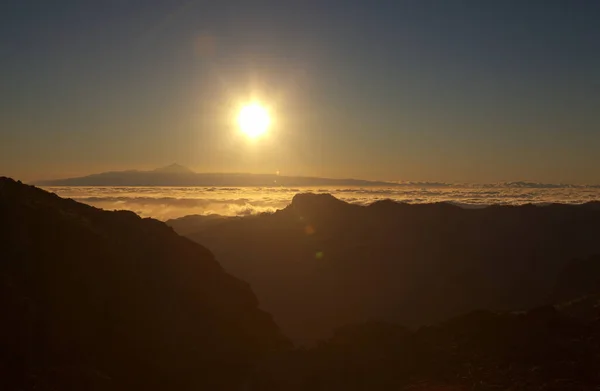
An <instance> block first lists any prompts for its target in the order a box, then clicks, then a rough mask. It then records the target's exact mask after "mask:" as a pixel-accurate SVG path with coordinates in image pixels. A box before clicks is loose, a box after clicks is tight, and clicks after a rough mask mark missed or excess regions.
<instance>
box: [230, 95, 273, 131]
mask: <svg viewBox="0 0 600 391" xmlns="http://www.w3.org/2000/svg"><path fill="white" fill-rule="evenodd" d="M270 122H271V119H270V118H269V113H268V112H267V110H266V109H265V108H264V107H262V106H261V105H259V104H256V103H252V104H249V105H246V106H244V107H242V109H241V110H240V114H239V116H238V123H239V125H240V129H241V130H242V132H244V133H245V134H246V135H247V136H248V137H250V138H256V137H259V136H261V135H262V134H264V133H265V132H266V131H267V129H268V128H269V123H270Z"/></svg>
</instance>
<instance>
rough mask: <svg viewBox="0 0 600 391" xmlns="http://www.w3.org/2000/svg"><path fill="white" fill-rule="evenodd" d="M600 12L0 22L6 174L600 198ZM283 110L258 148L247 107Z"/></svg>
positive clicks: (36, 7) (112, 5) (182, 10)
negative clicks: (476, 185) (401, 185)
mask: <svg viewBox="0 0 600 391" xmlns="http://www.w3.org/2000/svg"><path fill="white" fill-rule="evenodd" d="M599 20H600V2H599V1H584V0H579V1H577V0H564V1H558V0H545V1H542V0H530V1H523V0H520V1H513V0H503V1H500V0H498V1H491V0H463V1H460V0H456V1H449V0H439V1H435V0H393V1H383V0H372V1H367V0H362V1H351V0H344V1H327V0H314V1H312V0H277V1H252V0H240V1H225V0H222V1H205V0H187V1H183V0H182V1H177V0H170V1H168V0H162V1H159V0H102V1H87V0H77V1H74V0H54V1H46V0H44V1H32V0H18V1H13V0H9V1H4V2H2V4H1V5H0V37H1V40H0V58H1V61H0V86H1V88H2V90H1V91H2V93H1V94H0V108H1V113H2V115H1V116H0V174H2V175H12V176H15V177H17V178H21V179H25V180H32V179H40V178H48V177H58V176H68V175H79V174H85V173H90V172H97V171H106V170H113V169H128V168H153V167H156V166H160V165H165V164H168V163H171V162H174V161H177V162H178V163H181V164H184V165H188V166H190V167H192V168H194V169H196V170H198V171H244V172H275V171H278V170H279V171H280V172H282V173H287V174H297V175H298V174H299V175H322V176H332V177H362V178H366V179H387V180H422V181H472V182H494V181H505V180H506V181H509V180H531V181H544V182H574V183H582V182H586V183H600V170H598V169H597V167H600V22H599ZM251 100H259V101H260V102H262V103H263V104H265V105H267V106H269V107H270V109H271V112H272V114H273V126H272V129H271V132H270V134H269V137H267V138H265V139H261V140H257V141H254V142H249V141H248V140H246V139H244V138H243V137H241V136H240V134H239V132H238V131H237V129H236V128H235V126H234V121H233V118H234V117H235V113H236V111H237V110H238V108H239V105H240V104H243V103H244V102H248V101H251Z"/></svg>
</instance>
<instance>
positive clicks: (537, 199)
mask: <svg viewBox="0 0 600 391" xmlns="http://www.w3.org/2000/svg"><path fill="white" fill-rule="evenodd" d="M46 190H49V191H52V192H54V193H57V194H58V195H60V196H61V197H66V198H72V199H75V200H77V201H80V202H83V203H86V204H90V205H93V206H95V207H99V208H103V209H107V210H116V209H118V210H120V209H127V210H132V211H134V212H136V213H138V214H139V215H141V216H143V217H154V218H157V219H160V220H167V219H171V218H177V217H182V216H186V215H190V214H220V215H227V216H236V215H249V214H256V213H261V212H272V211H275V210H277V209H282V208H284V207H286V206H287V205H288V204H289V203H290V202H291V200H292V198H293V197H294V195H296V194H298V193H305V192H312V193H330V194H332V195H334V196H335V197H337V198H339V199H341V200H344V201H346V202H350V203H355V204H361V205H367V204H370V203H373V202H375V201H378V200H382V199H392V200H396V201H401V202H407V203H430V202H452V203H455V204H457V205H460V206H464V207H480V206H485V205H492V204H503V205H518V204H526V203H533V204H547V203H553V202H559V203H569V204H580V203H585V202H589V201H595V200H600V186H572V185H552V184H540V183H529V182H511V183H502V184H491V185H462V184H460V185H459V184H444V183H436V184H432V183H403V184H401V185H399V186H394V187H362V188H352V187H347V188H342V187H330V188H318V187H317V188H304V187H302V188H286V187H46Z"/></svg>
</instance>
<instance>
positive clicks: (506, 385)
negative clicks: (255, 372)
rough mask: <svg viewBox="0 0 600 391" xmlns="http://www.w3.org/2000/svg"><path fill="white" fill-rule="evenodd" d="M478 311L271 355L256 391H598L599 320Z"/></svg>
mask: <svg viewBox="0 0 600 391" xmlns="http://www.w3.org/2000/svg"><path fill="white" fill-rule="evenodd" d="M595 312H596V315H595V317H594V319H593V320H589V321H586V320H581V319H579V318H576V317H572V316H570V315H569V314H567V313H566V312H565V311H558V310H556V309H555V308H554V307H551V306H547V307H540V308H536V309H534V310H532V311H529V312H527V313H521V314H511V313H493V312H488V311H477V312H472V313H469V314H467V315H463V316H460V317H456V318H453V319H451V320H449V321H446V322H443V323H440V324H437V325H435V326H429V327H424V328H421V329H419V330H417V331H414V332H411V331H409V330H407V329H405V328H403V327H401V326H397V325H393V324H387V323H378V322H367V323H363V324H356V325H348V326H345V327H341V328H338V329H337V330H336V331H335V333H334V335H333V336H332V337H331V338H329V339H328V340H326V341H323V342H321V343H320V344H319V345H318V346H316V347H314V348H312V349H309V350H297V351H295V352H290V353H286V354H283V355H281V356H278V357H277V358H276V359H273V360H272V362H270V363H269V365H267V366H265V367H264V368H263V370H262V373H261V376H259V377H258V379H260V381H261V382H262V384H261V386H262V387H257V389H261V390H364V391H366V390H420V391H471V390H523V391H525V390H556V391H558V390H573V391H574V390H580V391H584V390H589V391H591V390H597V389H598V388H597V387H598V385H599V384H600V321H599V320H598V309H596V311H595Z"/></svg>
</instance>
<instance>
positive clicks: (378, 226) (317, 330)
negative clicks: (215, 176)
mask: <svg viewBox="0 0 600 391" xmlns="http://www.w3.org/2000/svg"><path fill="white" fill-rule="evenodd" d="M190 225H191V222H188V225H187V226H190ZM188 232H189V231H188ZM188 236H189V237H190V238H192V239H194V240H196V241H198V242H199V243H202V244H204V245H206V246H207V247H208V248H210V249H211V250H212V251H214V252H215V254H216V255H217V257H218V258H219V260H220V262H221V264H223V266H224V267H225V269H226V270H228V271H230V272H231V273H232V274H234V275H236V276H238V277H240V278H243V279H244V280H246V281H249V282H250V284H251V285H252V287H253V289H254V291H255V292H256V293H257V295H258V297H259V300H260V302H261V304H262V305H263V306H264V308H265V309H267V310H268V311H269V312H271V313H272V314H273V315H274V316H275V319H276V321H277V323H278V324H279V325H280V326H281V327H282V328H283V329H284V332H285V333H286V335H289V336H292V337H294V338H296V339H298V340H314V339H315V338H319V337H323V336H325V335H327V333H328V332H329V330H331V329H332V328H334V327H336V326H339V325H341V324H346V323H355V322H361V321H365V320H369V319H376V320H386V321H394V322H398V323H401V324H406V325H409V326H414V325H418V324H423V323H432V322H436V321H440V320H442V319H445V318H448V317H450V316H455V315H458V314H460V313H464V312H467V311H470V310H473V309H494V310H503V309H517V308H530V307H532V306H535V305H539V304H541V303H545V302H547V300H548V298H549V296H550V295H551V292H552V290H553V288H554V285H555V282H556V278H557V276H558V274H559V272H560V271H561V270H562V269H563V267H564V266H565V264H566V262H568V261H569V260H571V259H573V258H577V257H586V256H589V255H591V254H595V253H600V240H598V238H599V237H600V210H598V208H597V206H596V205H595V204H592V203H590V204H585V205H548V206H534V205H523V206H492V207H488V208H482V209H463V208H460V207H457V206H453V205H450V204H445V203H440V204H423V205H408V204H401V203H396V202H392V201H381V202H376V203H374V204H372V205H370V206H367V207H363V206H357V205H351V204H347V203H344V202H342V201H340V200H337V199H335V198H334V197H332V196H330V195H315V194H300V195H297V196H296V197H294V199H293V202H292V204H291V205H290V206H289V207H287V208H286V209H284V210H281V211H278V212H276V213H274V214H272V215H262V216H251V217H248V218H237V219H229V220H225V221H222V222H220V223H219V224H215V225H206V226H205V228H204V229H201V230H199V231H198V232H196V233H195V234H190V235H188ZM232 243H235V244H236V245H235V246H232V245H231V244H232Z"/></svg>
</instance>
